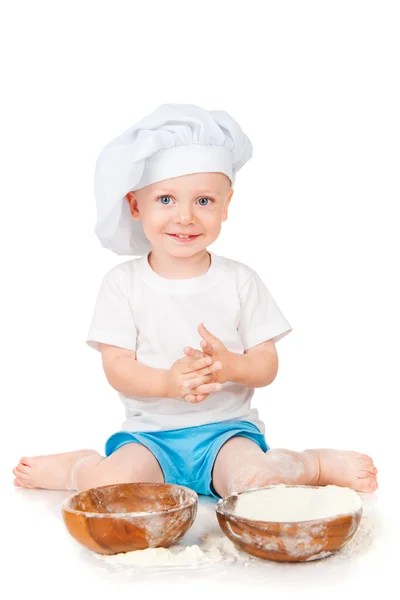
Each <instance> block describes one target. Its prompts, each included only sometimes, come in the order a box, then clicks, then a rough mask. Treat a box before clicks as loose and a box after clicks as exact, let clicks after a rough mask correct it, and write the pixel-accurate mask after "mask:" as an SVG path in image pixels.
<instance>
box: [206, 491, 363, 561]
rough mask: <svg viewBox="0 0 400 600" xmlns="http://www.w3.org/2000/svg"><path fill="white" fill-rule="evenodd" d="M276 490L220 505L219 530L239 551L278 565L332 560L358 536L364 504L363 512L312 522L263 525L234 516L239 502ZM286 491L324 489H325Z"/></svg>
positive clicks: (226, 500)
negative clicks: (336, 552)
mask: <svg viewBox="0 0 400 600" xmlns="http://www.w3.org/2000/svg"><path fill="white" fill-rule="evenodd" d="M276 487H277V486H276V485H271V486H266V487H263V488H257V489H251V490H246V491H245V492H240V493H234V494H231V495H230V496H227V497H226V498H224V499H223V500H220V501H219V502H218V504H217V506H216V513H217V519H218V523H219V526H220V527H221V529H222V531H223V532H224V534H225V535H226V536H227V537H228V538H229V539H230V540H231V541H232V542H233V543H234V544H235V545H236V546H237V547H238V548H239V549H240V550H243V551H244V552H247V553H248V554H251V555H253V556H256V557H258V558H262V559H268V560H274V561H279V562H302V561H310V560H317V559H320V558H325V557H327V556H330V555H331V554H333V553H334V552H335V551H337V550H339V549H340V548H342V546H344V545H345V544H346V543H347V542H348V541H349V540H350V539H351V538H352V537H353V535H354V534H355V532H356V530H357V528H358V526H359V524H360V521H361V517H362V506H361V501H360V508H358V509H357V510H354V511H353V512H349V513H347V514H340V515H336V516H333V517H327V518H321V519H315V520H309V521H287V522H281V521H279V522H278V521H260V520H253V519H248V518H245V517H241V516H239V515H237V514H236V513H235V508H236V504H237V502H238V499H239V497H240V496H242V495H243V494H252V493H254V492H259V491H261V490H267V489H272V488H276ZM284 487H287V488H300V487H301V488H308V489H310V488H313V489H323V488H324V487H325V486H294V485H286V486H284ZM343 489H344V490H345V488H343ZM346 489H347V488H346ZM348 492H353V490H348Z"/></svg>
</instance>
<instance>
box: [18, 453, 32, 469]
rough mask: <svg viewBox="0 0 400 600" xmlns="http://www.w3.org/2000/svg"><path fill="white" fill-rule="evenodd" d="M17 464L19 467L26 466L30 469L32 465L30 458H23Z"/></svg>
mask: <svg viewBox="0 0 400 600" xmlns="http://www.w3.org/2000/svg"><path fill="white" fill-rule="evenodd" d="M19 462H20V464H21V465H26V466H28V467H30V466H31V465H32V458H30V457H29V456H23V457H22V458H21V460H20V461H19Z"/></svg>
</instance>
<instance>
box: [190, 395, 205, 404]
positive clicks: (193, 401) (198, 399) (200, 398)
mask: <svg viewBox="0 0 400 600" xmlns="http://www.w3.org/2000/svg"><path fill="white" fill-rule="evenodd" d="M206 398H208V394H197V395H194V394H188V395H187V396H185V400H186V399H187V402H189V403H190V404H197V403H198V402H203V401H204V400H205V399H206Z"/></svg>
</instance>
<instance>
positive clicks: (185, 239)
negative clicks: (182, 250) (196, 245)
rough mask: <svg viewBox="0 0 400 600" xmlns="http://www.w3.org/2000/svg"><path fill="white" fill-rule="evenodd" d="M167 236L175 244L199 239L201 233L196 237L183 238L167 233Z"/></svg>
mask: <svg viewBox="0 0 400 600" xmlns="http://www.w3.org/2000/svg"><path fill="white" fill-rule="evenodd" d="M167 235H168V236H169V237H171V238H173V239H175V240H176V241H177V242H191V241H193V240H195V239H196V238H198V237H200V236H201V233H199V234H197V235H187V236H184V237H180V236H179V235H177V234H176V233H167Z"/></svg>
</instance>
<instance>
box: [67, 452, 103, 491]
mask: <svg viewBox="0 0 400 600" xmlns="http://www.w3.org/2000/svg"><path fill="white" fill-rule="evenodd" d="M104 460H105V458H104V456H101V455H100V454H99V455H94V456H85V457H84V458H81V459H80V460H78V462H77V463H75V465H74V466H73V468H72V472H71V484H72V488H73V489H75V490H77V491H78V492H82V491H84V490H88V489H90V488H93V487H97V486H98V485H107V484H102V483H98V477H97V471H96V467H98V466H99V465H100V464H101V463H102V462H103V461H104Z"/></svg>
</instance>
